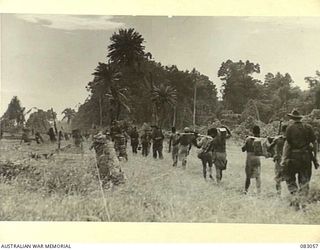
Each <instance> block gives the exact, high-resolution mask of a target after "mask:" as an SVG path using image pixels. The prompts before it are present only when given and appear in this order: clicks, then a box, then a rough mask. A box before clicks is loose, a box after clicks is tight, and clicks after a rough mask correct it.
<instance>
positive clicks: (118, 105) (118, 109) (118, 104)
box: [116, 102, 121, 120]
mask: <svg viewBox="0 0 320 250" xmlns="http://www.w3.org/2000/svg"><path fill="white" fill-rule="evenodd" d="M120 111H121V105H120V103H119V102H118V103H117V110H116V117H117V120H119V117H120Z"/></svg>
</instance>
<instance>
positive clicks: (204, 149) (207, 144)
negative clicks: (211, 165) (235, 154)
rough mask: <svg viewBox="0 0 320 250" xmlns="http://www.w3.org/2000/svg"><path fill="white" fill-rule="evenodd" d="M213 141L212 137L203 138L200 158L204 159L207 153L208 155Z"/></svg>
mask: <svg viewBox="0 0 320 250" xmlns="http://www.w3.org/2000/svg"><path fill="white" fill-rule="evenodd" d="M212 141H213V138H212V137H211V136H205V137H204V138H201V142H200V144H201V148H200V150H199V151H198V158H199V159H202V158H203V157H204V155H205V154H206V153H208V151H209V149H210V146H211V143H212Z"/></svg>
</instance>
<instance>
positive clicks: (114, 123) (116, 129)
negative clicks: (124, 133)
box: [110, 120, 121, 141]
mask: <svg viewBox="0 0 320 250" xmlns="http://www.w3.org/2000/svg"><path fill="white" fill-rule="evenodd" d="M119 133H121V129H120V126H119V122H118V121H115V120H114V121H112V123H111V127H110V135H111V139H112V141H114V137H115V135H116V134H119Z"/></svg>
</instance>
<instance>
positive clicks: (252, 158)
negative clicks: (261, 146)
mask: <svg viewBox="0 0 320 250" xmlns="http://www.w3.org/2000/svg"><path fill="white" fill-rule="evenodd" d="M252 132H253V136H254V137H258V138H259V137H260V127H259V126H254V127H253V129H252ZM254 137H251V136H248V137H247V139H246V141H245V144H244V145H243V146H242V152H245V151H246V152H247V158H246V168H245V170H246V182H245V191H244V193H245V194H247V193H248V189H249V186H250V180H251V178H255V179H256V187H257V192H258V193H260V192H261V176H260V175H261V162H260V157H259V156H256V155H255V153H254V139H255V138H254Z"/></svg>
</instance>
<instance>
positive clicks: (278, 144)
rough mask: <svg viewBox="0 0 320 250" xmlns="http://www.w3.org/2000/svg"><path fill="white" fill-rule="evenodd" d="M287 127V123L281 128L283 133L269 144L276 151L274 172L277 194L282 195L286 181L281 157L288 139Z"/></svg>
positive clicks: (270, 148)
mask: <svg viewBox="0 0 320 250" xmlns="http://www.w3.org/2000/svg"><path fill="white" fill-rule="evenodd" d="M286 129H287V125H283V126H282V128H281V132H282V135H279V136H277V137H276V138H274V140H273V141H272V143H271V144H270V146H269V150H270V151H272V152H274V156H273V161H274V163H275V167H274V172H275V181H276V190H277V194H278V195H281V182H282V181H285V175H284V172H283V167H282V166H281V164H280V162H281V158H282V151H283V146H284V143H285V141H286Z"/></svg>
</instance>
